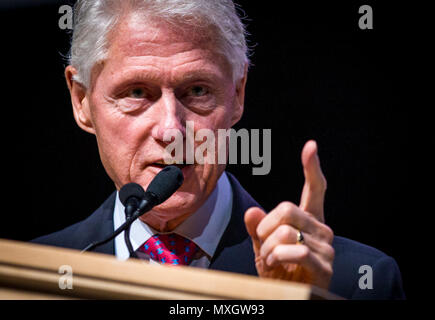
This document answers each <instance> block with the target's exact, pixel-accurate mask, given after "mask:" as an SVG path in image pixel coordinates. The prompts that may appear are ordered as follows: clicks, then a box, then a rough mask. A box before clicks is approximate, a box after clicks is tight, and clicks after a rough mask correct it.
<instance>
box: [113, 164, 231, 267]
mask: <svg viewBox="0 0 435 320" xmlns="http://www.w3.org/2000/svg"><path fill="white" fill-rule="evenodd" d="M232 207H233V191H232V188H231V184H230V182H229V180H228V177H227V175H226V173H225V172H224V173H223V174H222V175H221V177H220V178H219V180H218V182H217V184H216V187H215V189H214V190H213V192H212V193H211V194H210V196H209V197H208V199H207V200H206V201H205V203H204V204H203V205H202V206H201V207H200V208H199V209H198V210H197V211H196V212H195V213H194V214H192V215H191V216H189V217H188V218H187V219H186V220H185V221H183V223H181V224H180V225H179V226H178V227H177V228H175V229H174V230H173V231H172V232H174V233H177V234H179V235H181V236H183V237H185V238H187V239H190V240H192V241H193V242H195V244H196V245H197V246H199V247H200V248H201V249H202V250H203V251H204V252H205V253H206V254H207V255H208V256H209V257H213V255H214V253H215V251H216V248H217V246H218V244H219V241H220V239H221V237H222V235H223V233H224V231H225V229H226V227H227V225H228V223H229V221H230V218H231V212H232ZM113 221H114V228H115V229H117V228H118V227H119V226H120V225H121V224H123V223H124V222H125V213H124V206H123V204H122V203H121V201H120V200H119V193H117V196H116V202H115V209H114V219H113ZM172 232H171V233H172ZM156 233H158V232H157V231H156V230H154V229H153V228H151V227H150V226H148V225H147V224H146V223H144V222H142V221H141V220H140V219H136V220H135V221H134V222H133V224H132V225H131V228H130V239H131V244H132V247H133V249H134V250H137V249H138V248H139V246H141V245H142V244H143V243H144V242H146V241H147V240H148V239H149V238H151V237H152V236H153V235H154V234H156ZM115 254H116V257H117V258H119V259H122V260H125V259H127V258H128V257H129V252H128V249H127V246H126V245H125V241H124V232H122V233H121V234H120V235H118V236H117V237H116V238H115Z"/></svg>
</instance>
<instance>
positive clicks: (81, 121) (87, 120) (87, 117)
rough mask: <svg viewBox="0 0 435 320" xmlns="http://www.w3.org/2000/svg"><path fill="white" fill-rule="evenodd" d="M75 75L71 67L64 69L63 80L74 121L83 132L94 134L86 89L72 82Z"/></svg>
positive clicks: (75, 71) (75, 72) (74, 70)
mask: <svg viewBox="0 0 435 320" xmlns="http://www.w3.org/2000/svg"><path fill="white" fill-rule="evenodd" d="M76 74H77V70H76V69H75V68H74V67H73V66H67V67H66V68H65V79H66V83H67V85H68V89H69V92H70V95H71V103H72V106H73V113H74V119H75V120H76V122H77V125H78V126H79V127H80V128H82V129H83V130H84V131H86V132H89V133H92V134H95V128H94V125H93V122H92V117H91V112H90V108H89V95H88V94H87V89H86V88H85V87H84V86H83V85H82V84H80V83H78V82H77V81H74V80H73V76H74V75H76Z"/></svg>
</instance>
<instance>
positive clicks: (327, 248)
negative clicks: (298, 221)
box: [324, 245, 335, 261]
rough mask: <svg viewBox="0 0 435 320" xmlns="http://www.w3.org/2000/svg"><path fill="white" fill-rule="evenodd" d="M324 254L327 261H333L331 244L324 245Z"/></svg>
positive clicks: (333, 254)
mask: <svg viewBox="0 0 435 320" xmlns="http://www.w3.org/2000/svg"><path fill="white" fill-rule="evenodd" d="M324 255H325V257H326V258H327V259H328V261H333V260H334V257H335V250H334V248H333V247H332V246H330V245H326V246H325V249H324Z"/></svg>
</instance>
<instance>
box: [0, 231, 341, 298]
mask: <svg viewBox="0 0 435 320" xmlns="http://www.w3.org/2000/svg"><path fill="white" fill-rule="evenodd" d="M65 272H66V273H65ZM77 298H78V299H182V300H199V299H248V300H265V299H279V300H308V299H337V298H338V297H337V296H335V295H333V294H331V293H329V292H326V291H324V290H321V289H319V288H315V287H312V286H308V285H305V284H300V283H295V282H288V281H277V280H266V279H260V278H258V277H254V276H247V275H240V274H236V273H230V272H222V271H213V270H207V269H199V268H191V267H183V266H177V267H173V266H163V265H162V266H160V265H150V264H149V263H147V262H146V261H142V260H135V259H131V260H128V261H120V260H118V259H116V258H115V257H113V256H110V255H105V254H99V253H91V252H86V253H80V251H77V250H71V249H62V248H56V247H49V246H42V245H37V244H31V243H26V242H18V241H12V240H3V239H0V299H26V300H27V299H77Z"/></svg>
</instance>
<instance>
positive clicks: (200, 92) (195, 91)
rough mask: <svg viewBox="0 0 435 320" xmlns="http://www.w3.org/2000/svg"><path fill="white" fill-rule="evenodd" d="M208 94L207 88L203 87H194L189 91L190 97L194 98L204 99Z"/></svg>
mask: <svg viewBox="0 0 435 320" xmlns="http://www.w3.org/2000/svg"><path fill="white" fill-rule="evenodd" d="M207 93H208V90H207V88H206V87H203V86H193V87H191V88H190V89H189V95H191V96H194V97H202V96H205V95H206V94H207Z"/></svg>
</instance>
